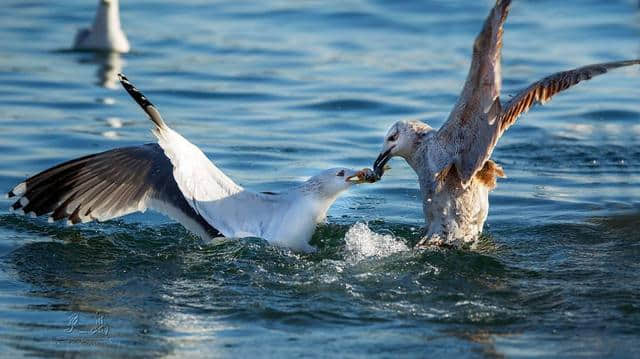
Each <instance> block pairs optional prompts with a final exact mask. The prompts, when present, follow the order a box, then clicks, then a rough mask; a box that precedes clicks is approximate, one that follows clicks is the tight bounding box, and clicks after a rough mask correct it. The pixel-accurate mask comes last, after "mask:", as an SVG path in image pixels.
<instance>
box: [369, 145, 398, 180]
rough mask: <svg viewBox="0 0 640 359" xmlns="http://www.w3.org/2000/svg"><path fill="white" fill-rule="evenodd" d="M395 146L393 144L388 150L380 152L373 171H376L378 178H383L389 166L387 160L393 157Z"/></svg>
mask: <svg viewBox="0 0 640 359" xmlns="http://www.w3.org/2000/svg"><path fill="white" fill-rule="evenodd" d="M394 147H395V146H391V147H390V148H389V149H388V150H386V151H384V152H382V153H380V155H379V156H378V158H376V161H375V162H374V163H373V171H374V172H375V174H376V176H378V179H380V178H382V175H383V174H384V171H385V170H387V169H388V168H389V167H388V166H387V162H389V160H390V159H391V150H393V148H394Z"/></svg>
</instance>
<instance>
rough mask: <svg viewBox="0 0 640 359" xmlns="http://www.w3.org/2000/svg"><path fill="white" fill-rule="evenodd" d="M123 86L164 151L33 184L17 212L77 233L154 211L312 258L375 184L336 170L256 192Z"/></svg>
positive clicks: (206, 232)
mask: <svg viewBox="0 0 640 359" xmlns="http://www.w3.org/2000/svg"><path fill="white" fill-rule="evenodd" d="M119 76H120V83H121V84H122V86H123V87H124V88H125V90H126V91H127V92H128V93H129V95H131V97H132V98H133V99H134V100H135V101H136V102H137V103H138V105H140V107H142V109H143V110H144V111H145V112H146V114H147V115H148V116H149V118H150V119H151V121H152V122H153V125H154V128H153V134H154V135H155V137H156V138H157V143H149V144H144V145H140V146H134V147H122V148H115V149H112V150H109V151H106V152H101V153H96V154H92V155H88V156H85V157H81V158H77V159H74V160H71V161H68V162H65V163H62V164H59V165H57V166H54V167H52V168H49V169H47V170H45V171H43V172H40V173H38V174H36V175H35V176H33V177H30V178H28V179H27V180H25V181H24V182H22V183H20V184H18V185H17V186H15V187H14V188H13V189H12V190H11V191H9V193H8V194H7V197H8V198H15V200H16V202H15V203H13V205H11V207H10V209H9V210H10V211H12V212H15V213H17V214H27V215H29V216H31V217H37V216H40V215H44V214H48V215H49V221H50V222H53V221H57V220H63V219H66V223H67V224H69V225H72V224H76V223H84V222H89V221H92V220H97V221H100V222H102V221H106V220H109V219H112V218H116V217H120V216H124V215H126V214H130V213H134V212H144V211H145V210H147V209H151V210H154V211H157V212H160V213H162V214H165V215H167V216H168V217H170V218H172V219H174V220H176V221H178V222H180V223H181V224H182V225H183V226H184V227H185V228H187V229H188V230H190V231H191V232H193V233H195V234H197V235H199V236H200V237H202V238H205V239H207V238H215V237H221V236H225V237H235V238H239V237H259V238H263V239H265V240H267V241H268V242H270V243H272V244H274V245H277V246H281V247H287V248H291V249H293V250H297V251H304V252H312V251H314V248H313V247H312V246H310V245H309V240H310V239H311V236H312V234H313V231H314V229H315V227H316V225H317V224H318V223H319V222H321V221H323V220H324V219H325V217H326V214H327V211H328V209H329V207H331V205H332V204H333V203H334V201H335V200H336V199H337V198H338V196H339V195H340V194H341V193H342V192H343V191H345V190H347V189H349V188H350V187H351V186H353V185H354V184H359V183H365V182H375V174H374V173H373V171H372V170H370V169H363V170H360V171H355V170H352V169H348V168H332V169H328V170H326V171H323V172H321V173H319V174H318V175H315V176H313V177H311V178H310V179H308V180H307V181H305V182H303V183H300V184H298V185H296V186H294V187H291V188H289V189H287V190H285V191H283V192H280V193H273V192H262V193H257V192H252V191H249V190H246V189H244V188H243V187H241V186H239V185H238V184H236V183H235V182H234V181H233V180H232V179H231V178H229V177H227V175H225V174H224V173H223V172H222V171H221V170H219V169H218V168H217V167H216V166H215V165H214V164H213V163H212V162H211V161H210V160H209V159H208V158H207V157H206V155H205V154H204V153H203V152H202V151H201V150H200V149H199V148H198V147H197V146H195V145H194V144H192V143H191V142H189V141H188V140H187V139H185V138H184V137H182V136H181V135H180V134H179V133H177V132H176V131H174V130H172V129H171V128H170V127H169V126H167V124H166V123H165V122H164V120H163V119H162V116H161V115H160V112H158V110H157V108H156V107H155V106H154V105H153V104H152V103H151V102H150V101H149V100H148V99H147V97H145V96H144V95H143V94H142V93H141V92H140V91H139V90H138V89H137V88H136V87H134V86H133V84H132V83H131V82H129V80H128V79H127V78H126V77H125V76H123V75H121V74H120V75H119Z"/></svg>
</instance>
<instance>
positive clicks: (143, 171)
mask: <svg viewBox="0 0 640 359" xmlns="http://www.w3.org/2000/svg"><path fill="white" fill-rule="evenodd" d="M7 195H8V197H9V198H12V197H14V198H16V199H17V201H16V202H15V203H14V204H13V205H11V210H13V211H15V212H18V213H24V214H29V215H31V216H33V217H35V216H41V215H44V214H48V215H49V218H50V220H51V221H57V220H61V219H67V221H68V222H67V223H70V224H76V223H80V222H89V221H92V220H98V221H106V220H108V219H111V218H116V217H120V216H124V215H126V214H129V213H133V212H137V211H142V212H144V211H145V210H146V209H147V208H149V209H153V210H156V211H158V212H161V213H164V214H166V215H168V216H169V217H171V218H173V219H175V220H177V221H179V222H180V223H182V224H183V225H184V226H185V227H186V228H187V229H189V230H191V231H193V232H195V233H197V234H199V235H201V236H212V237H216V236H219V235H220V233H219V232H218V231H217V230H216V229H215V228H213V227H212V226H211V225H210V224H209V223H208V222H207V221H206V220H205V219H204V218H202V217H201V216H200V215H199V214H198V213H196V211H195V210H194V209H193V208H192V207H191V206H190V205H189V203H188V202H187V201H186V200H185V198H184V195H183V194H182V192H181V191H180V189H179V188H178V185H177V184H176V181H175V179H174V177H173V166H172V164H171V162H170V161H169V158H167V156H166V155H165V154H164V152H163V150H162V148H160V146H159V145H158V144H155V143H153V144H146V145H142V146H136V147H124V148H116V149H113V150H110V151H106V152H101V153H96V154H93V155H89V156H85V157H81V158H77V159H75V160H71V161H68V162H65V163H62V164H60V165H57V166H55V167H52V168H50V169H48V170H45V171H43V172H40V173H38V174H36V175H35V176H33V177H30V178H28V179H26V180H25V181H24V182H22V183H20V184H18V185H17V186H16V187H14V188H13V189H12V190H11V191H9V193H8V194H7Z"/></svg>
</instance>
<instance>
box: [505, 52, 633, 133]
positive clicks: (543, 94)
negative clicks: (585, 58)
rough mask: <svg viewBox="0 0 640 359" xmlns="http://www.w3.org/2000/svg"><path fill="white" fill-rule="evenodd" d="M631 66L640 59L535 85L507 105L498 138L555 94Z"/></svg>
mask: <svg viewBox="0 0 640 359" xmlns="http://www.w3.org/2000/svg"><path fill="white" fill-rule="evenodd" d="M631 65H640V59H638V60H629V61H618V62H607V63H602V64H595V65H588V66H584V67H580V68H577V69H574V70H569V71H563V72H558V73H555V74H553V75H551V76H547V77H545V78H543V79H542V80H540V81H538V82H535V83H533V84H532V85H531V86H529V87H527V88H526V89H524V90H522V91H520V93H518V94H517V95H516V96H514V97H513V98H512V99H511V100H510V101H509V102H507V103H506V104H505V106H504V109H503V111H502V114H501V115H500V117H499V118H498V123H499V126H498V128H497V130H498V131H499V134H498V137H500V136H501V135H502V133H504V131H505V130H506V129H508V128H509V127H511V125H513V123H514V122H515V121H516V120H517V119H518V117H520V115H521V114H522V113H525V112H527V111H529V108H531V106H533V105H535V104H538V103H539V104H545V103H546V102H547V101H549V100H551V97H553V96H554V95H555V94H557V93H559V92H562V91H564V90H566V89H568V88H569V87H571V86H573V85H577V84H578V83H580V82H581V81H585V80H590V79H591V78H592V77H595V76H598V75H602V74H604V73H607V72H608V71H609V70H612V69H616V68H618V67H624V66H631Z"/></svg>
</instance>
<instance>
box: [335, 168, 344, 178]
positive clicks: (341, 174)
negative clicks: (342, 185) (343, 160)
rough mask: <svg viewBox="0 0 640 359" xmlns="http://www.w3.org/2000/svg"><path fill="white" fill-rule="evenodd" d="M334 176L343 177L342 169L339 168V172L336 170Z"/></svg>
mask: <svg viewBox="0 0 640 359" xmlns="http://www.w3.org/2000/svg"><path fill="white" fill-rule="evenodd" d="M336 176H338V177H344V170H341V171H340V172H338V173H337V174H336Z"/></svg>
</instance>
